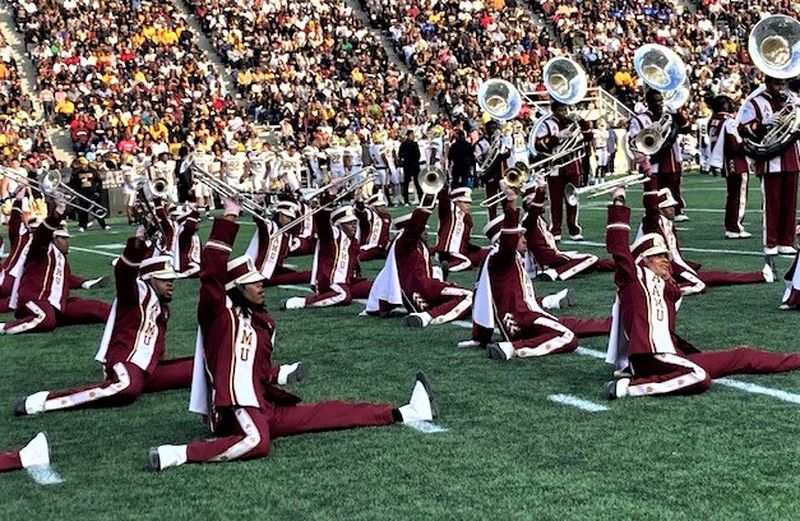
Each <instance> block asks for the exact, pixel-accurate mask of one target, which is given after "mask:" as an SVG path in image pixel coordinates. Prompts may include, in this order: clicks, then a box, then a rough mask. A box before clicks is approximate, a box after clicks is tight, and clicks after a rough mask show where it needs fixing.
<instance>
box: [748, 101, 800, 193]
mask: <svg viewBox="0 0 800 521" xmlns="http://www.w3.org/2000/svg"><path fill="white" fill-rule="evenodd" d="M784 105H785V101H784V100H783V99H782V98H775V97H773V96H772V95H770V93H769V92H766V91H764V92H761V93H760V94H758V95H756V96H754V97H752V98H751V99H749V100H748V101H747V102H746V103H745V104H744V105H743V106H742V111H741V114H740V119H739V134H740V135H741V136H742V138H750V139H755V140H760V139H761V138H762V137H763V136H764V134H766V133H767V130H768V128H767V125H766V122H767V121H769V119H771V118H772V117H773V115H774V114H776V113H777V112H778V111H780V110H781V109H782V108H783V106H784ZM754 164H755V170H756V175H757V176H759V177H761V176H762V175H764V174H776V173H782V172H797V171H800V157H799V156H798V143H797V141H795V143H794V144H792V145H790V146H789V147H787V148H786V149H785V150H784V151H783V153H781V154H779V155H777V156H775V157H773V158H772V159H769V160H766V161H764V160H754Z"/></svg>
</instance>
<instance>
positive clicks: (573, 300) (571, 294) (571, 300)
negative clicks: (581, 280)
mask: <svg viewBox="0 0 800 521" xmlns="http://www.w3.org/2000/svg"><path fill="white" fill-rule="evenodd" d="M577 303H578V296H577V295H576V294H575V291H574V290H572V289H568V290H567V294H566V295H565V296H564V298H562V299H561V302H559V303H558V306H559V308H560V309H564V308H567V307H569V306H574V305H575V304H577Z"/></svg>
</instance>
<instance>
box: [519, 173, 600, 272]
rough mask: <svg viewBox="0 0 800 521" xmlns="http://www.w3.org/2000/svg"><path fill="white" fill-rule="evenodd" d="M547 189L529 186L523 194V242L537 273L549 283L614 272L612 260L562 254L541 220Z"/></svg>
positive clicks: (543, 220) (545, 223) (585, 254)
mask: <svg viewBox="0 0 800 521" xmlns="http://www.w3.org/2000/svg"><path fill="white" fill-rule="evenodd" d="M546 187H547V185H545V184H541V185H536V184H532V185H528V187H527V189H526V190H525V200H524V205H525V210H526V211H527V215H526V217H525V219H524V220H523V221H522V227H523V229H524V230H525V242H526V244H527V248H528V253H529V254H530V256H531V257H532V258H533V260H534V262H535V263H536V272H537V274H538V275H539V276H541V277H546V278H548V279H549V280H567V279H569V278H572V277H574V276H575V275H578V274H579V273H591V272H593V271H614V262H613V261H612V260H611V259H602V260H600V259H598V258H597V256H596V255H591V254H588V253H578V252H575V251H567V252H563V251H561V250H560V249H559V248H558V244H557V242H556V240H555V237H553V234H552V233H551V232H550V227H549V226H548V225H547V221H545V219H544V211H545V201H546V200H547V189H546Z"/></svg>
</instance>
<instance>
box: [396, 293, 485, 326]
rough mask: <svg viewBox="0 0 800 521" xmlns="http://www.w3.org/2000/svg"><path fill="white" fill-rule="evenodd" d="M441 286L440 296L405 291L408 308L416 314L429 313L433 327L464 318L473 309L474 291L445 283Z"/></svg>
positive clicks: (404, 296) (404, 297)
mask: <svg viewBox="0 0 800 521" xmlns="http://www.w3.org/2000/svg"><path fill="white" fill-rule="evenodd" d="M441 285H442V288H441V290H440V292H439V294H438V295H430V294H428V295H424V296H423V295H420V294H419V293H417V292H410V293H407V292H405V291H403V299H404V300H405V301H406V308H407V309H409V310H411V311H413V312H415V313H421V312H426V313H428V314H429V315H430V316H431V325H438V324H446V323H448V322H452V321H453V320H458V319H459V318H462V317H464V316H465V315H466V314H467V313H468V312H469V310H470V308H471V307H472V291H471V290H468V289H466V288H459V287H458V286H450V285H448V284H445V283H441ZM409 294H410V298H409Z"/></svg>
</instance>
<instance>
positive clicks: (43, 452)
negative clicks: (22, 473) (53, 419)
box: [19, 432, 50, 469]
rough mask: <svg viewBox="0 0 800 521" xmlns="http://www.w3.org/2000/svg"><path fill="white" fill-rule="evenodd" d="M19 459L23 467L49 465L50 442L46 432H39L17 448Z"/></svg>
mask: <svg viewBox="0 0 800 521" xmlns="http://www.w3.org/2000/svg"><path fill="white" fill-rule="evenodd" d="M19 461H20V462H21V463H22V467H23V468H26V469H27V468H30V467H35V466H41V467H47V466H48V465H50V443H49V441H48V439H47V434H46V433H44V432H40V433H39V434H37V435H36V436H34V438H33V439H32V440H31V441H29V442H28V444H27V445H25V446H24V447H23V448H21V449H20V450H19Z"/></svg>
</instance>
